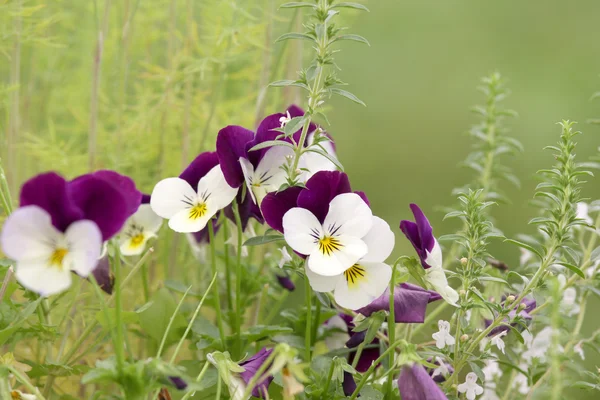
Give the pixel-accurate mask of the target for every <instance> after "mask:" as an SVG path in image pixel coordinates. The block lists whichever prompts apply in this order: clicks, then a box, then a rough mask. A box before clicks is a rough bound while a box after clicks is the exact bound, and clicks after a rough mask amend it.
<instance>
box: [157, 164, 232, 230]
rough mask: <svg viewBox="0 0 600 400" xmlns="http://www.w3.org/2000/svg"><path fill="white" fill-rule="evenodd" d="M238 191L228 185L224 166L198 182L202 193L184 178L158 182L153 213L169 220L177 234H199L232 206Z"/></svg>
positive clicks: (214, 169)
mask: <svg viewBox="0 0 600 400" xmlns="http://www.w3.org/2000/svg"><path fill="white" fill-rule="evenodd" d="M237 192H238V189H237V188H232V187H231V186H229V184H228V183H227V182H226V181H225V176H223V172H222V171H221V167H220V166H218V165H217V166H216V167H214V168H213V169H211V170H210V171H209V172H208V173H207V174H206V175H205V176H203V177H202V178H201V179H200V181H199V182H198V190H194V189H193V188H192V186H191V185H190V184H189V183H188V182H186V181H185V180H183V179H181V178H167V179H163V180H162V181H160V182H158V183H157V184H156V186H155V187H154V190H153V191H152V196H151V198H150V206H151V207H152V210H153V211H154V212H155V213H156V214H158V215H160V216H161V217H163V218H166V219H168V220H169V227H170V228H171V229H173V230H174V231H175V232H182V233H188V232H199V231H201V230H202V229H204V227H205V226H206V224H207V223H208V221H210V219H211V218H212V217H213V216H214V215H215V214H216V213H217V212H218V211H219V210H221V209H223V208H225V207H226V206H228V205H229V204H230V203H231V202H232V200H233V199H234V198H235V196H236V195H237Z"/></svg>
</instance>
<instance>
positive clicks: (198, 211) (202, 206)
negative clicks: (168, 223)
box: [190, 203, 207, 220]
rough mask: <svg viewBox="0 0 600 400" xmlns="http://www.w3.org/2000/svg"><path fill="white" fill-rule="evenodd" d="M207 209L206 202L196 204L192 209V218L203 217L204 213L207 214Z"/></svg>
mask: <svg viewBox="0 0 600 400" xmlns="http://www.w3.org/2000/svg"><path fill="white" fill-rule="evenodd" d="M206 211H207V207H206V203H199V204H196V205H195V206H193V207H192V208H191V209H190V219H192V220H195V219H198V218H200V217H203V216H204V214H206Z"/></svg>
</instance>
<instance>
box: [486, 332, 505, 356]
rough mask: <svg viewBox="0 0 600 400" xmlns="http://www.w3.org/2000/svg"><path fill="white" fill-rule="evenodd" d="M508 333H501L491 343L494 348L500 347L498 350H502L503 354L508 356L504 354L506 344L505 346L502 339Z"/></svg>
mask: <svg viewBox="0 0 600 400" xmlns="http://www.w3.org/2000/svg"><path fill="white" fill-rule="evenodd" d="M507 333H508V332H506V331H503V332H500V333H499V334H497V335H496V336H494V337H493V338H492V339H491V341H490V342H491V343H492V345H493V346H496V347H498V350H500V351H501V352H502V354H506V353H505V352H504V348H505V344H504V341H503V340H502V337H503V336H506V334H507Z"/></svg>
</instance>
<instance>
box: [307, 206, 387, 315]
mask: <svg viewBox="0 0 600 400" xmlns="http://www.w3.org/2000/svg"><path fill="white" fill-rule="evenodd" d="M394 240H395V239H394V233H393V232H392V230H391V229H390V226H389V225H388V224H387V222H385V221H384V220H382V219H381V218H379V217H372V227H371V230H370V231H369V232H368V233H367V234H366V236H364V237H363V238H362V241H363V242H364V243H365V244H366V245H367V248H368V249H369V251H368V253H367V254H365V255H364V256H362V257H361V258H360V259H359V260H357V261H356V263H355V264H353V265H352V266H351V267H350V268H348V269H346V270H345V271H343V272H342V273H340V274H339V275H335V276H323V275H319V274H317V273H315V272H313V271H312V270H311V269H310V268H308V267H307V268H306V276H307V277H308V280H309V282H310V285H311V287H312V288H313V289H314V290H315V291H317V292H331V291H332V292H333V296H334V298H335V301H336V302H337V303H338V304H339V305H340V306H342V307H345V308H349V309H351V310H358V309H359V308H362V307H366V306H367V305H369V304H370V303H371V302H373V300H375V299H377V298H378V297H379V296H381V295H382V294H383V292H385V289H386V288H387V287H388V285H389V282H390V279H391V277H392V268H391V267H390V266H389V265H387V264H385V263H384V261H385V260H386V258H388V257H389V255H390V254H391V253H392V250H393V249H394ZM311 257H312V256H311Z"/></svg>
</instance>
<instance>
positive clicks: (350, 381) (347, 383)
mask: <svg viewBox="0 0 600 400" xmlns="http://www.w3.org/2000/svg"><path fill="white" fill-rule="evenodd" d="M342 389H343V390H344V396H352V393H354V391H355V390H356V382H354V377H353V376H352V374H351V373H349V372H346V371H344V381H343V382H342ZM359 397H360V395H359Z"/></svg>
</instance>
